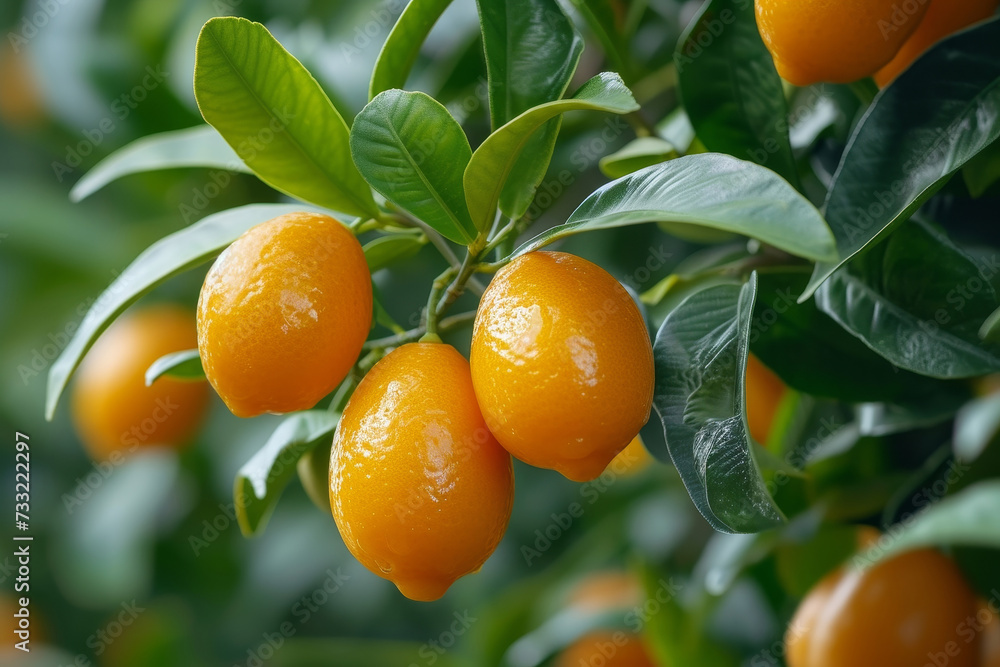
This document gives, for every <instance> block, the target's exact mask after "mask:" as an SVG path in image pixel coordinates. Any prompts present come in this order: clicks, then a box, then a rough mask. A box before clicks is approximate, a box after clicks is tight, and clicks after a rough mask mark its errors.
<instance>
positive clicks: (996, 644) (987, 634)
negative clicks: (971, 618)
mask: <svg viewBox="0 0 1000 667" xmlns="http://www.w3.org/2000/svg"><path fill="white" fill-rule="evenodd" d="M997 602H998V601H997V600H996V599H995V598H994V599H993V600H992V602H991V603H989V604H987V603H986V602H982V603H981V604H980V606H979V611H980V615H979V616H978V617H977V620H980V621H981V620H982V617H983V615H984V613H985V612H989V621H988V622H987V623H986V625H985V626H983V633H982V637H983V639H982V652H983V656H982V663H981V666H980V667H1000V616H998V615H997V612H996V611H994V610H995V609H996V606H995V605H996V603H997Z"/></svg>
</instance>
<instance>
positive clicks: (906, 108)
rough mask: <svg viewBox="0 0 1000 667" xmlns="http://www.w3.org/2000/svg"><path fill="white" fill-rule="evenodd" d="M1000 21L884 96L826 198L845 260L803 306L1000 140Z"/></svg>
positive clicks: (829, 268) (923, 65)
mask: <svg viewBox="0 0 1000 667" xmlns="http://www.w3.org/2000/svg"><path fill="white" fill-rule="evenodd" d="M998 115H1000V21H997V20H993V21H989V22H987V23H984V24H981V25H980V26H979V27H976V28H972V29H971V30H967V31H965V32H962V33H959V34H957V35H955V36H954V37H950V38H948V39H946V40H944V41H942V42H939V43H938V44H937V45H936V46H934V47H933V48H932V49H931V50H930V51H928V52H927V53H925V54H924V55H922V56H921V57H920V58H919V59H918V60H917V61H916V62H914V63H913V65H912V66H911V67H910V68H908V69H907V70H905V71H904V72H903V73H902V74H901V75H900V76H899V78H897V79H896V80H895V81H894V82H893V84H892V85H891V86H886V87H885V88H884V89H883V90H882V92H881V93H879V95H878V96H877V97H876V98H875V101H874V102H873V103H872V105H871V106H870V107H869V109H868V111H867V112H866V113H865V115H864V117H863V118H862V119H861V121H860V122H859V123H858V126H857V128H855V130H854V135H853V136H852V137H851V140H850V142H849V143H848V146H847V149H846V150H845V151H844V155H843V157H842V158H841V160H840V166H839V167H838V168H837V173H836V175H835V176H834V181H833V185H832V186H831V189H830V192H829V194H828V196H827V199H826V208H825V212H826V220H827V222H828V223H829V225H830V228H831V229H832V230H833V234H834V236H835V237H836V238H837V252H838V255H839V258H838V259H837V260H835V261H823V262H821V263H819V264H817V265H816V268H815V270H814V271H813V276H812V279H811V280H810V281H809V285H808V286H807V287H806V291H805V292H804V293H803V294H802V296H801V297H799V298H800V299H802V300H804V299H806V298H808V297H809V296H811V295H812V294H813V292H815V291H816V289H817V288H818V287H819V286H820V285H821V284H823V282H824V281H825V280H826V279H827V278H829V277H830V276H831V275H833V272H834V271H836V270H837V269H838V268H840V267H841V266H843V265H844V263H846V262H847V261H848V260H849V259H851V258H852V257H853V256H854V255H856V254H857V253H859V252H860V251H861V250H863V249H864V248H865V247H867V246H868V245H870V244H871V243H872V242H874V241H876V240H877V239H879V238H881V237H883V236H884V235H885V234H888V233H889V231H890V230H891V229H892V228H893V227H894V226H895V225H896V224H898V223H900V222H902V221H903V220H905V219H907V218H908V217H909V216H910V215H912V214H913V212H914V211H916V210H917V208H919V207H920V205H921V204H923V202H925V201H926V200H927V199H928V198H930V196H931V195H933V194H934V193H935V192H937V190H938V189H940V188H941V187H942V186H943V185H944V183H945V181H946V180H947V179H948V177H949V176H950V175H951V174H953V173H954V172H955V171H956V170H958V169H960V168H961V167H962V166H963V165H964V164H965V163H966V162H968V161H969V160H970V159H972V157H973V156H975V155H976V154H977V153H978V152H979V151H981V150H982V149H983V148H985V147H986V146H988V145H989V144H990V143H991V142H992V141H993V140H994V139H996V138H997V137H998V136H1000V123H998V122H997V120H996V119H997V116H998Z"/></svg>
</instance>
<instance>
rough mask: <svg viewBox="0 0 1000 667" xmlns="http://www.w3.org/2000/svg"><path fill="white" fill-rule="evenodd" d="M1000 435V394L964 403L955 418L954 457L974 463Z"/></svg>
mask: <svg viewBox="0 0 1000 667" xmlns="http://www.w3.org/2000/svg"><path fill="white" fill-rule="evenodd" d="M998 433H1000V393H998V394H990V395H989V396H983V397H982V398H977V399H976V400H974V401H970V402H969V403H966V404H965V406H964V407H963V408H962V409H961V410H959V412H958V415H957V416H956V417H955V439H954V442H953V443H952V444H953V446H954V450H955V457H956V458H958V459H960V460H962V461H975V460H976V459H977V458H979V455H980V454H982V453H983V450H985V449H986V446H987V445H989V444H990V442H992V441H993V439H994V438H996V437H997V434H998Z"/></svg>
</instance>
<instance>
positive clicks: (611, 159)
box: [598, 137, 678, 178]
mask: <svg viewBox="0 0 1000 667" xmlns="http://www.w3.org/2000/svg"><path fill="white" fill-rule="evenodd" d="M677 155H678V152H677V149H676V148H674V146H673V145H672V144H671V143H670V142H668V141H664V140H663V139H660V138H658V137H639V138H638V139H635V140H633V141H631V142H629V143H628V144H626V145H625V146H624V147H622V149H621V150H619V151H618V152H616V153H612V154H611V155H605V156H604V157H602V158H601V161H600V163H599V165H598V166H600V168H601V171H602V172H604V175H605V176H607V177H608V178H621V177H622V176H627V175H629V174H631V173H632V172H634V171H638V170H640V169H643V168H645V167H650V166H652V165H654V164H659V163H661V162H666V161H667V160H673V159H674V158H676V157H677Z"/></svg>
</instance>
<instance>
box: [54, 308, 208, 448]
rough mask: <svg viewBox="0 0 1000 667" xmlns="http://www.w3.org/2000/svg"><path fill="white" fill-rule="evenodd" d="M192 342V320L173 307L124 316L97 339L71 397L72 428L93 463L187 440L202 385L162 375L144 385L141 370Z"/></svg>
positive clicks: (200, 413)
mask: <svg viewBox="0 0 1000 667" xmlns="http://www.w3.org/2000/svg"><path fill="white" fill-rule="evenodd" d="M196 339H197V336H196V333H195V322H194V317H193V316H192V315H191V313H190V312H188V311H187V310H185V309H183V308H181V307H179V306H174V305H158V306H153V307H149V308H145V309H141V310H137V311H134V312H132V313H130V314H127V315H125V316H123V317H121V318H119V319H118V320H117V321H116V322H115V323H114V324H113V325H111V327H110V328H108V330H107V331H105V332H104V333H103V334H102V335H101V337H100V338H98V340H97V342H96V343H95V344H94V346H93V347H92V348H91V349H90V352H89V353H88V354H87V356H86V357H85V358H84V360H83V363H82V364H81V365H80V369H79V371H78V372H77V378H76V383H75V385H74V387H73V396H72V414H73V424H74V426H75V427H76V431H77V433H78V434H79V436H80V439H81V440H82V441H83V444H84V446H85V447H86V448H87V452H88V453H89V454H90V456H91V458H93V459H95V460H98V461H103V460H107V459H109V458H112V457H118V456H126V455H128V454H131V453H133V452H135V451H138V450H139V449H142V448H146V447H152V446H168V447H175V448H176V447H181V446H184V445H186V444H187V443H188V442H189V441H190V440H191V438H192V437H193V436H194V434H195V432H196V431H197V429H198V427H199V426H200V425H201V422H202V418H203V417H204V415H205V411H206V408H207V407H208V400H209V390H208V385H207V384H205V382H204V381H201V380H196V381H188V380H176V379H172V378H169V377H164V378H160V379H158V380H157V381H156V382H154V383H153V384H152V385H151V386H149V387H147V386H146V369H147V368H149V366H150V364H152V363H153V362H154V361H156V360H157V359H159V358H160V357H162V356H163V355H165V354H170V353H171V352H179V351H182V350H187V349H190V348H192V347H194V345H195V343H196Z"/></svg>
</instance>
